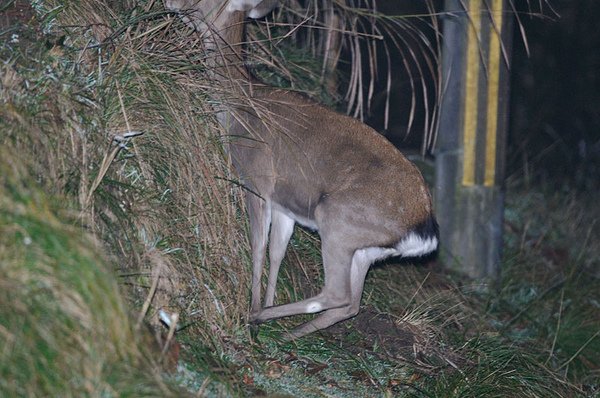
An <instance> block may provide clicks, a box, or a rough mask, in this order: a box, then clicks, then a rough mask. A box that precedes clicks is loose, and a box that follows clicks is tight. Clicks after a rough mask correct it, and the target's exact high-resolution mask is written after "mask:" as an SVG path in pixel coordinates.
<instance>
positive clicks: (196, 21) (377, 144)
mask: <svg viewBox="0 0 600 398" xmlns="http://www.w3.org/2000/svg"><path fill="white" fill-rule="evenodd" d="M165 5H166V8H167V9H168V10H170V11H172V12H175V13H177V14H178V15H179V16H180V17H181V18H182V19H183V21H184V22H185V23H187V24H188V25H189V26H190V27H192V28H193V29H195V30H196V31H197V32H198V33H199V34H200V35H201V37H202V42H203V45H204V46H205V50H206V51H207V52H210V53H211V54H213V55H214V58H211V59H213V61H212V62H213V65H212V66H213V67H212V68H211V78H214V79H215V80H216V81H219V82H220V84H222V87H224V89H223V90H221V91H220V92H219V93H216V94H215V97H217V99H218V100H224V101H215V102H224V103H227V104H225V106H224V108H223V109H219V110H217V111H216V113H217V120H218V122H219V123H220V124H221V126H222V128H223V129H224V130H225V131H226V132H227V135H228V136H229V137H232V138H231V140H230V141H229V142H228V144H227V145H228V148H227V150H228V153H229V154H230V156H231V159H232V163H233V167H234V169H235V171H236V173H237V174H238V176H239V178H240V181H242V183H243V184H244V187H245V188H246V189H245V202H246V210H247V214H248V218H249V236H250V246H251V253H252V286H251V303H250V314H249V323H250V324H252V325H258V324H260V323H263V322H266V321H270V320H274V319H278V318H282V317H288V316H294V315H299V314H315V316H314V318H312V319H311V320H310V321H308V322H305V323H303V324H301V325H299V326H297V327H296V328H294V329H292V330H291V331H288V332H286V334H284V336H282V337H283V339H284V340H294V339H297V338H300V337H302V336H305V335H307V334H309V333H313V332H315V331H318V330H321V329H324V328H327V327H329V326H331V325H333V324H335V323H338V322H340V321H343V320H346V319H348V318H351V317H353V316H355V315H357V314H358V312H359V310H360V302H361V297H362V293H363V288H364V283H365V278H366V276H367V272H368V271H369V269H370V267H371V265H372V264H373V263H375V262H377V261H380V260H384V259H386V258H389V257H392V256H400V257H420V256H425V255H428V254H430V253H433V252H435V251H436V250H437V247H438V239H439V234H438V226H437V223H436V219H435V216H434V214H433V209H432V200H431V195H430V192H429V190H428V188H427V185H426V183H425V181H424V179H423V176H422V175H421V173H420V171H419V170H418V169H417V167H416V166H415V165H414V164H413V163H412V162H410V161H409V160H408V159H407V158H406V157H405V156H404V155H402V153H401V152H400V151H399V150H398V149H396V147H394V146H393V145H392V144H391V143H390V142H389V141H388V140H387V139H386V138H385V137H383V136H382V135H381V134H379V133H378V132H377V131H375V130H374V129H372V128H371V127H369V126H367V125H366V124H364V123H362V122H360V121H358V120H357V119H354V118H352V117H350V116H347V115H344V114H341V113H337V112H335V111H333V110H331V109H329V108H327V107H325V106H322V105H320V104H319V103H317V102H316V101H314V100H312V99H310V98H309V97H308V96H306V95H303V94H301V93H298V92H294V91H292V90H286V89H281V88H276V87H270V86H268V85H266V84H263V83H261V82H260V81H258V80H257V79H256V78H254V77H253V76H252V74H251V73H250V72H249V71H248V69H247V68H246V67H245V65H244V56H243V53H242V47H243V40H244V23H245V20H246V18H247V17H250V18H261V17H263V16H265V15H266V14H268V13H269V12H271V10H272V9H274V8H275V7H276V6H277V5H278V1H277V0H264V1H261V0H165ZM228 98H229V99H231V98H236V100H233V101H232V100H230V101H227V99H228ZM240 98H245V100H241V99H240ZM295 224H299V225H300V226H302V227H305V228H308V229H310V230H313V231H316V232H317V233H318V234H319V236H320V238H321V254H322V263H323V277H324V283H323V287H322V289H321V291H320V293H318V294H316V295H314V296H313V297H309V298H306V299H304V300H300V301H297V302H293V303H287V304H279V305H274V301H275V288H276V282H277V278H278V273H279V269H280V265H281V262H282V260H283V258H284V255H285V252H286V249H287V246H288V243H289V241H290V238H291V236H292V233H293V231H294V226H295ZM267 244H268V248H269V251H268V253H269V272H268V279H267V285H266V291H265V295H264V301H263V300H262V298H263V297H262V295H261V279H262V275H263V267H264V266H265V260H266V255H267V254H266V253H267Z"/></svg>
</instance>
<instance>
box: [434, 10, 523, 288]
mask: <svg viewBox="0 0 600 398" xmlns="http://www.w3.org/2000/svg"><path fill="white" fill-rule="evenodd" d="M506 1H507V0H446V3H445V9H446V10H445V11H446V13H445V15H446V17H445V20H444V27H443V29H444V30H443V41H444V48H443V56H442V67H443V82H442V84H443V87H444V95H443V99H442V104H441V113H440V132H439V136H438V144H437V148H436V186H435V194H434V195H435V203H436V213H437V215H438V219H439V224H440V233H441V240H442V249H441V258H442V261H443V262H444V263H445V265H446V266H447V267H450V268H452V269H455V270H457V271H459V272H462V273H464V274H467V275H469V276H470V277H472V278H476V279H489V280H495V279H497V277H498V275H499V272H500V257H501V249H502V223H503V203H504V190H503V180H504V163H505V162H504V158H505V154H504V148H505V140H506V128H507V111H508V106H507V105H508V84H509V79H508V64H509V54H510V40H511V37H512V35H511V30H512V22H511V19H510V18H508V14H507V12H506ZM465 8H466V9H465Z"/></svg>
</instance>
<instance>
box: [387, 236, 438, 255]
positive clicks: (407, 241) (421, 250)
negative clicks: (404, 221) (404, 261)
mask: <svg viewBox="0 0 600 398" xmlns="http://www.w3.org/2000/svg"><path fill="white" fill-rule="evenodd" d="M437 245H438V240H437V238H436V237H431V238H427V239H423V238H422V237H420V236H419V235H417V234H415V233H414V232H411V233H409V234H408V236H406V237H405V238H404V239H402V240H401V241H400V242H399V243H398V244H397V245H396V250H398V252H399V254H400V255H402V256H404V257H417V256H423V255H425V254H428V253H431V252H432V251H434V250H435V249H437Z"/></svg>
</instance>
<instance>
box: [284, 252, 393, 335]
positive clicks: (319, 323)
mask: <svg viewBox="0 0 600 398" xmlns="http://www.w3.org/2000/svg"><path fill="white" fill-rule="evenodd" d="M387 251H388V249H379V248H372V249H359V250H356V251H355V252H354V255H353V256H352V265H351V267H350V275H349V279H350V280H349V284H350V300H349V302H348V304H346V305H344V306H342V307H339V308H333V309H329V310H327V311H325V312H323V313H322V314H319V315H318V316H317V317H315V318H314V319H312V320H310V321H308V322H306V323H303V324H302V325H300V326H298V327H296V328H295V329H294V330H292V331H291V332H289V333H287V334H286V335H285V336H284V338H285V339H286V340H293V339H297V338H299V337H302V336H304V335H307V334H309V333H312V332H315V331H317V330H321V329H325V328H327V327H329V326H331V325H333V324H335V323H338V322H340V321H343V320H345V319H348V318H351V317H353V316H355V315H356V314H358V311H359V310H360V300H361V297H362V292H363V288H364V284H365V279H366V277H367V273H368V271H369V268H370V266H371V264H372V263H373V262H374V261H375V260H377V259H378V258H381V257H382V256H383V257H385V256H386V255H387V254H388V253H387Z"/></svg>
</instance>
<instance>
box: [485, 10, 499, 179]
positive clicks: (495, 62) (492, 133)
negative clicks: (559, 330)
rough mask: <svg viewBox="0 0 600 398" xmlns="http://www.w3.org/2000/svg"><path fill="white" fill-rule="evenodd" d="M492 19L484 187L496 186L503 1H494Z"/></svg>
mask: <svg viewBox="0 0 600 398" xmlns="http://www.w3.org/2000/svg"><path fill="white" fill-rule="evenodd" d="M491 8H492V9H491V15H490V17H491V18H492V20H493V21H494V24H493V25H492V27H491V28H490V29H491V31H490V51H489V59H488V65H489V66H488V68H489V69H488V71H489V73H488V92H487V126H486V134H485V177H484V182H483V185H485V186H486V187H491V186H494V183H495V179H496V152H497V150H496V144H497V141H496V140H497V135H498V86H499V82H500V45H501V41H500V34H501V32H502V16H503V15H502V0H492V5H491Z"/></svg>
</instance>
